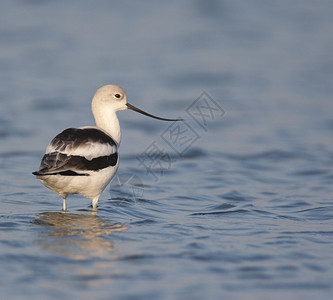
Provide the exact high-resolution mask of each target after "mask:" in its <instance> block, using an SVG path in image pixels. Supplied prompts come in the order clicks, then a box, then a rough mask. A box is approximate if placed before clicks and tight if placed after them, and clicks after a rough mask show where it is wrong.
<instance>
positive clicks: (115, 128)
mask: <svg viewBox="0 0 333 300" xmlns="http://www.w3.org/2000/svg"><path fill="white" fill-rule="evenodd" d="M91 106H92V111H93V114H94V117H95V121H96V125H97V126H98V127H100V128H102V129H104V130H105V131H107V132H108V133H109V134H110V135H111V136H112V138H113V139H114V140H115V141H116V142H117V143H118V144H119V143H120V137H121V131H120V126H119V121H118V118H117V116H116V112H117V111H119V110H125V109H131V110H134V111H136V112H139V113H141V114H143V115H146V116H148V117H151V118H155V119H158V120H164V121H181V120H182V119H165V118H160V117H157V116H154V115H151V114H149V113H147V112H145V111H143V110H141V109H139V108H137V107H135V106H133V105H131V104H129V103H127V100H126V93H125V91H124V90H123V89H122V88H121V87H120V86H117V85H112V84H108V85H104V86H102V87H101V88H99V89H98V90H97V92H96V93H95V96H94V98H93V100H92V104H91Z"/></svg>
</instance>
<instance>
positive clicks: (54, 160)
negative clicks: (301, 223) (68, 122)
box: [33, 85, 181, 211]
mask: <svg viewBox="0 0 333 300" xmlns="http://www.w3.org/2000/svg"><path fill="white" fill-rule="evenodd" d="M125 109H131V110H134V111H137V112H139V113H142V114H144V115H147V116H149V117H152V118H155V119H159V120H165V121H179V120H181V119H164V118H160V117H156V116H154V115H151V114H148V113H146V112H144V111H142V110H140V109H138V108H136V107H135V106H133V105H131V104H129V103H127V101H126V93H125V91H124V90H123V89H122V88H121V87H119V86H116V85H105V86H103V87H101V88H100V89H98V90H97V92H96V94H95V96H94V98H93V100H92V112H93V115H94V118H95V122H96V126H86V127H80V128H68V129H66V130H64V131H63V132H61V133H60V134H58V135H57V136H56V137H55V138H54V139H53V140H52V141H51V142H50V144H49V145H48V147H47V149H46V153H45V155H44V157H43V158H42V161H41V164H40V168H39V170H38V171H36V172H33V174H34V175H36V176H37V178H38V179H40V181H41V182H42V183H43V184H44V185H45V186H46V187H47V188H49V189H51V190H52V191H54V192H55V193H57V194H59V195H61V196H62V198H63V210H64V211H66V198H67V196H68V195H70V194H81V195H83V196H85V197H88V198H90V199H91V201H92V207H93V209H96V208H97V203H98V199H99V197H100V195H101V193H102V192H103V190H104V189H105V187H106V186H107V185H108V184H109V182H110V181H111V179H112V177H113V176H114V174H115V173H116V171H117V168H118V147H119V144H120V140H121V130H120V126H119V121H118V118H117V115H116V112H117V111H119V110H125Z"/></svg>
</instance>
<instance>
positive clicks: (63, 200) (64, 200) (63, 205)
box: [62, 195, 67, 211]
mask: <svg viewBox="0 0 333 300" xmlns="http://www.w3.org/2000/svg"><path fill="white" fill-rule="evenodd" d="M66 198H67V195H66V196H63V197H62V211H66V210H67V209H66Z"/></svg>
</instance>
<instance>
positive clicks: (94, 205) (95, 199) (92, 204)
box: [91, 195, 100, 209]
mask: <svg viewBox="0 0 333 300" xmlns="http://www.w3.org/2000/svg"><path fill="white" fill-rule="evenodd" d="M99 196H100V195H98V196H97V197H95V198H91V206H92V208H93V209H97V203H98V199H99Z"/></svg>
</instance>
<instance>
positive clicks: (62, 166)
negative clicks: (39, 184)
mask: <svg viewBox="0 0 333 300" xmlns="http://www.w3.org/2000/svg"><path fill="white" fill-rule="evenodd" d="M117 162H118V153H117V152H116V153H113V154H111V155H108V156H100V157H96V158H93V159H92V160H88V159H86V158H85V157H83V156H78V155H69V156H67V155H66V154H62V153H59V152H52V153H48V154H45V155H44V156H43V158H42V162H41V165H40V169H39V171H37V172H34V173H33V174H34V175H37V176H43V175H63V176H84V175H89V174H82V172H84V171H99V170H102V169H105V168H107V167H110V166H112V167H113V166H115V165H116V164H117Z"/></svg>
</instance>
